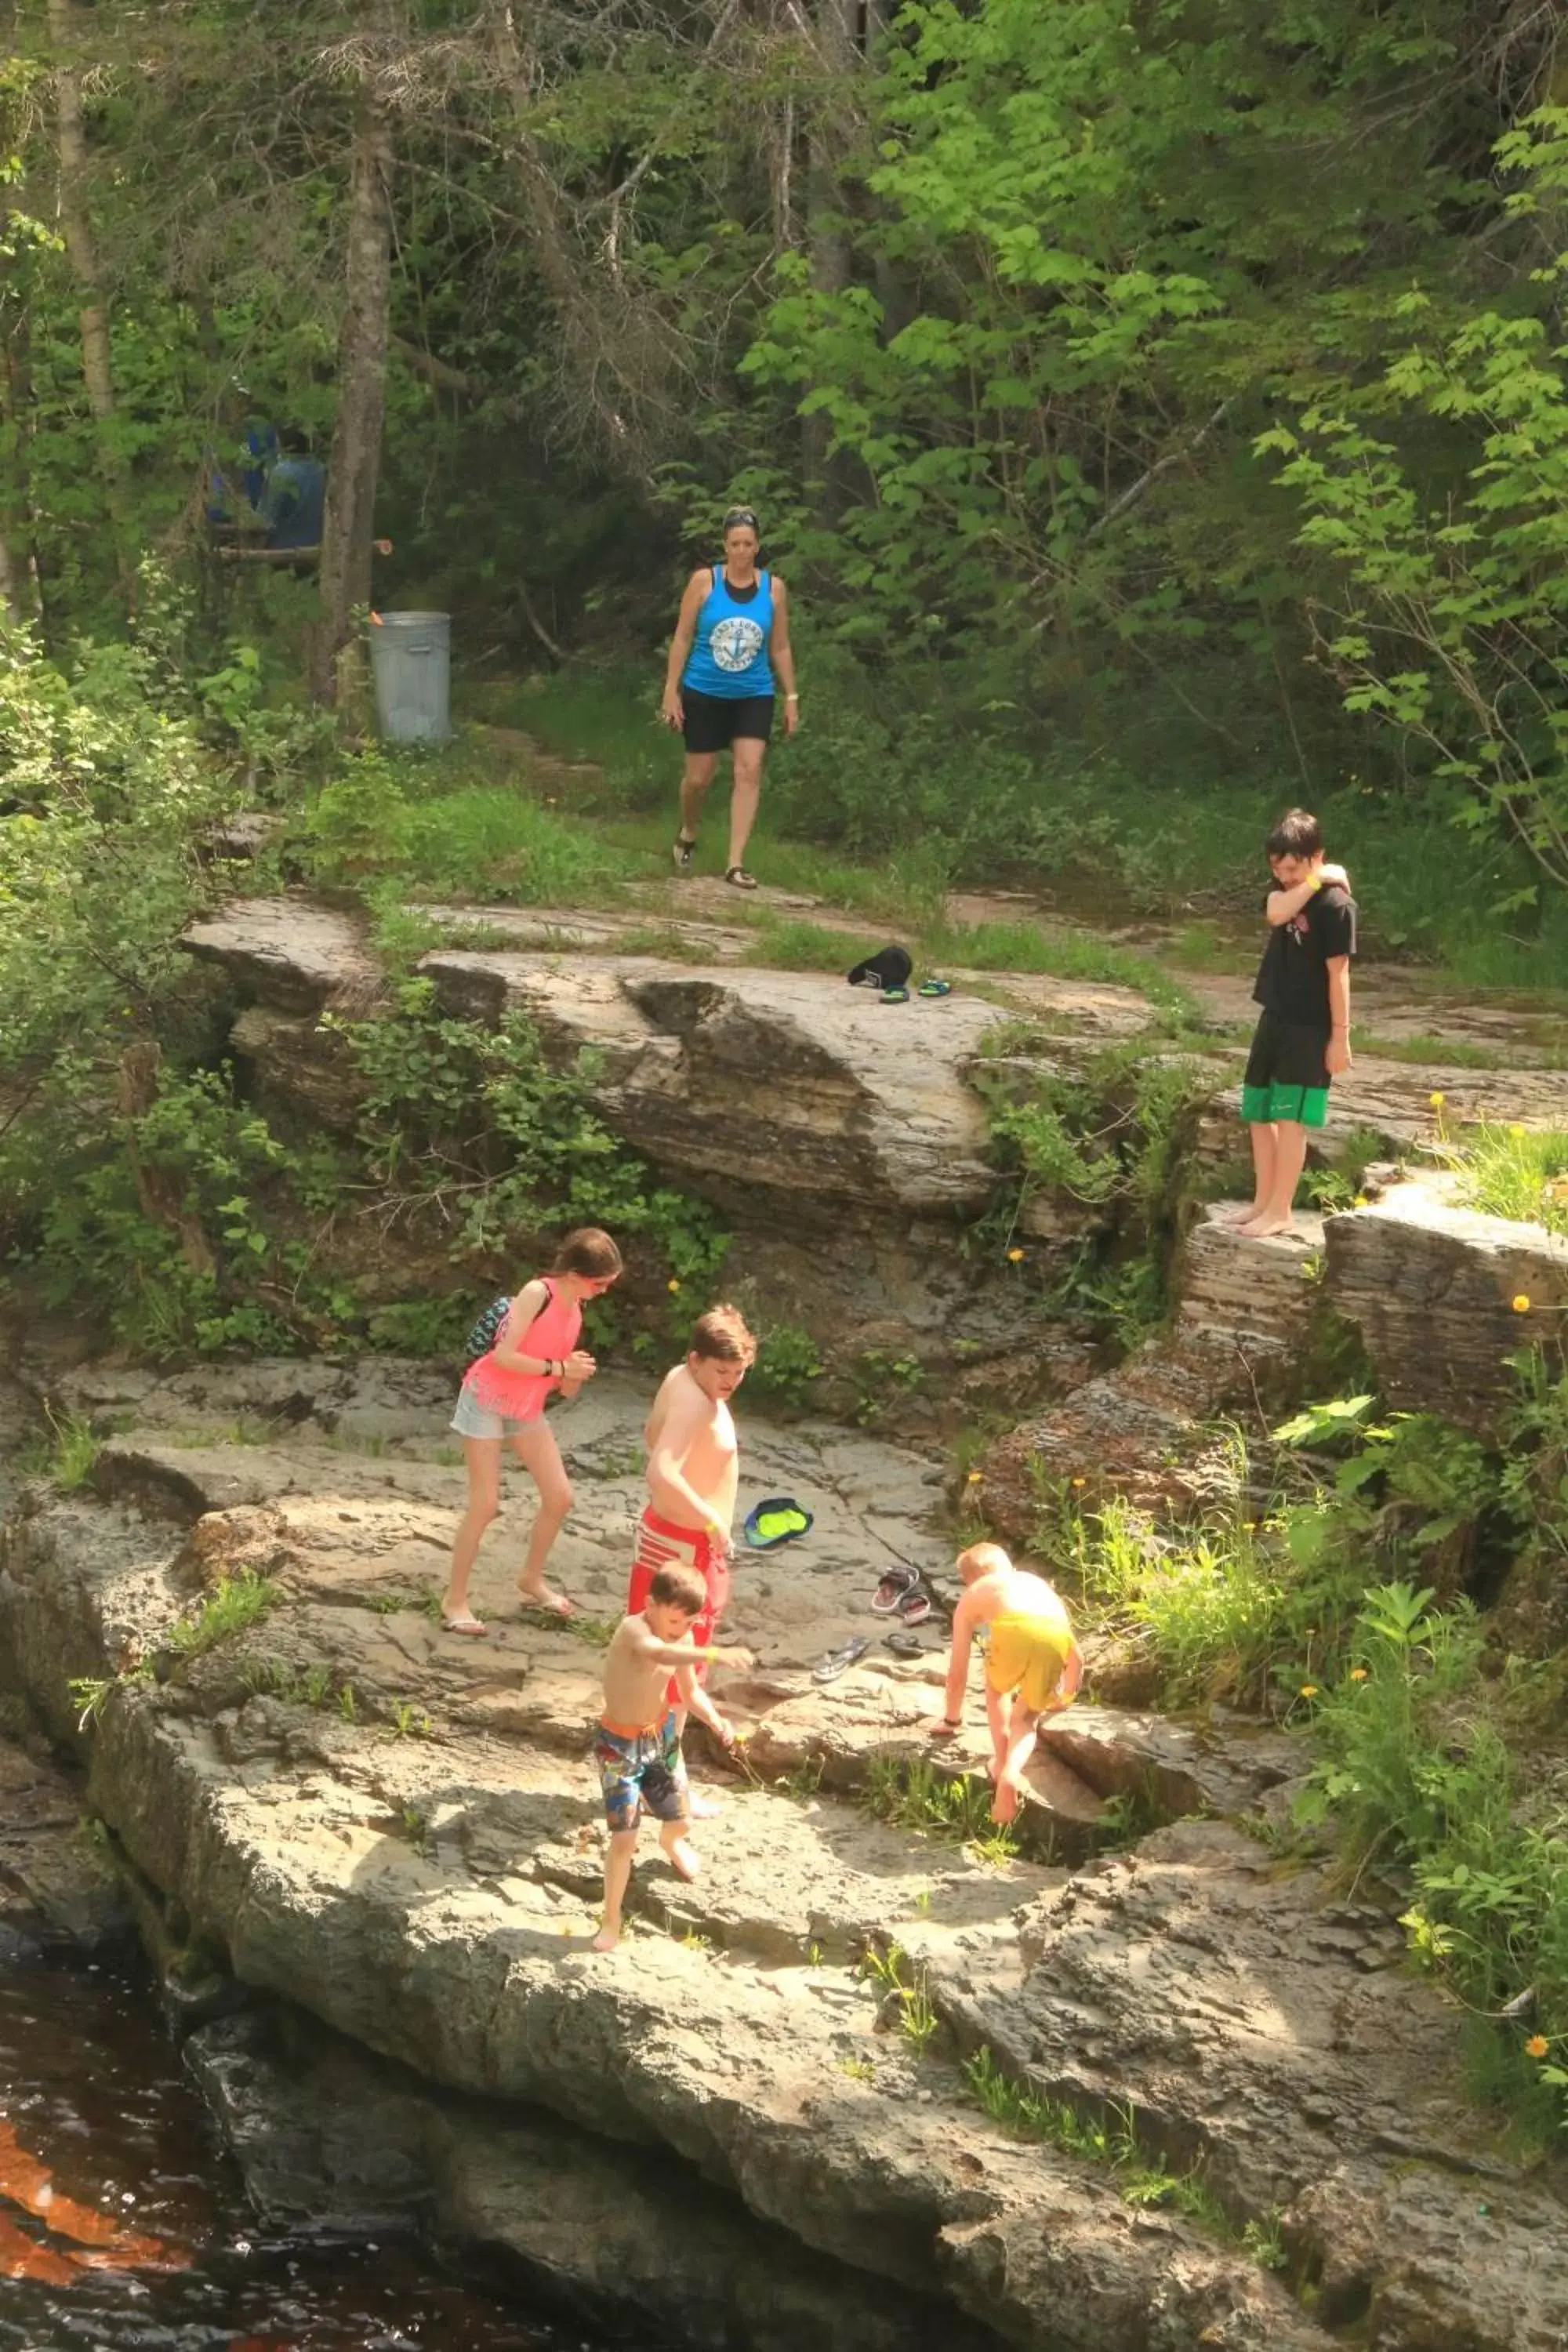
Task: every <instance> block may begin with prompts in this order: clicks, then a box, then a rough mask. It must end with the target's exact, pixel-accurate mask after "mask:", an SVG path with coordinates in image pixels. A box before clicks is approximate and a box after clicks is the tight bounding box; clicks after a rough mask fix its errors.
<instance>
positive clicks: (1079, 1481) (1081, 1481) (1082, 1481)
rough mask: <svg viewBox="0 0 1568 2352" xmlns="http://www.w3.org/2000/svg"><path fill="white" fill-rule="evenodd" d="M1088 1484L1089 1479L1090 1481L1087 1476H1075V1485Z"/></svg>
mask: <svg viewBox="0 0 1568 2352" xmlns="http://www.w3.org/2000/svg"><path fill="white" fill-rule="evenodd" d="M1088 1484H1089V1481H1088V1479H1087V1478H1075V1479H1074V1480H1073V1485H1074V1486H1088Z"/></svg>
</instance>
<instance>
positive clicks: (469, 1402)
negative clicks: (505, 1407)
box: [447, 1389, 544, 1438]
mask: <svg viewBox="0 0 1568 2352" xmlns="http://www.w3.org/2000/svg"><path fill="white" fill-rule="evenodd" d="M543 1419H544V1415H543V1414H542V1412H536V1413H535V1414H534V1416H533V1418H532V1420H531V1421H513V1419H512V1417H511V1415H510V1412H491V1411H490V1409H489V1406H488V1405H483V1404H479V1402H476V1400H475V1398H474V1397H473V1395H472V1393H471V1392H470V1391H468V1389H459V1390H458V1402H457V1406H456V1409H455V1411H454V1412H453V1414H452V1418H451V1420H450V1421H449V1422H448V1423H447V1427H448V1428H449V1429H455V1430H456V1431H457V1433H458V1436H459V1437H496V1438H507V1437H521V1434H522V1433H523V1431H524V1430H525V1429H537V1428H538V1427H539V1424H540V1423H541V1422H542V1420H543Z"/></svg>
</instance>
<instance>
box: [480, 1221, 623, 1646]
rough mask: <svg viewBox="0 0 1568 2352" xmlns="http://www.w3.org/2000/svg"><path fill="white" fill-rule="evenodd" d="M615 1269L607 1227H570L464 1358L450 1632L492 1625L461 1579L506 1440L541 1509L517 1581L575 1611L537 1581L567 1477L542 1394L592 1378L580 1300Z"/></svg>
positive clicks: (495, 1502) (616, 1257)
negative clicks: (462, 1471)
mask: <svg viewBox="0 0 1568 2352" xmlns="http://www.w3.org/2000/svg"><path fill="white" fill-rule="evenodd" d="M620 1271H621V1254H620V1251H619V1250H618V1249H617V1248H616V1244H615V1243H614V1242H613V1241H612V1240H611V1239H610V1236H609V1234H605V1233H601V1232H600V1231H599V1229H598V1227H597V1226H596V1225H584V1227H582V1228H581V1229H580V1231H578V1232H577V1233H574V1234H567V1236H566V1238H565V1240H564V1241H563V1243H562V1244H561V1247H560V1249H559V1250H558V1252H557V1253H556V1258H555V1264H554V1265H553V1267H552V1269H551V1271H550V1273H549V1274H542V1275H538V1276H535V1278H534V1279H533V1281H531V1282H530V1283H528V1284H526V1285H525V1286H524V1287H523V1288H522V1289H521V1290H520V1291H519V1292H518V1294H517V1296H516V1297H515V1298H514V1299H513V1300H512V1302H511V1306H510V1308H509V1310H508V1313H507V1318H506V1321H505V1322H504V1323H503V1324H502V1325H501V1328H500V1331H499V1332H498V1334H497V1336H496V1342H495V1345H494V1347H493V1348H491V1349H490V1350H489V1354H488V1355H484V1356H480V1357H479V1359H478V1360H477V1361H476V1362H474V1363H472V1364H470V1365H469V1367H468V1372H467V1373H466V1375H465V1377H464V1380H463V1385H462V1388H461V1390H460V1391H459V1393H458V1406H457V1411H456V1412H454V1413H453V1415H452V1427H453V1428H454V1429H455V1430H456V1431H457V1433H458V1436H459V1437H460V1438H461V1439H462V1441H463V1452H464V1454H465V1455H466V1456H467V1458H468V1509H467V1510H466V1511H465V1512H464V1514H463V1517H462V1520H461V1522H460V1524H459V1526H458V1536H457V1540H456V1542H455V1543H454V1544H453V1546H452V1569H451V1573H450V1575H449V1576H448V1578H447V1597H446V1599H445V1600H444V1601H442V1603H441V1622H442V1624H443V1625H444V1626H445V1627H446V1629H447V1633H486V1632H488V1631H489V1628H488V1627H487V1626H486V1625H485V1624H484V1623H483V1622H481V1620H480V1619H479V1618H478V1617H476V1616H475V1615H474V1613H473V1611H472V1610H471V1609H470V1608H469V1607H468V1578H469V1576H470V1574H471V1573H472V1571H473V1565H474V1559H475V1556H476V1554H477V1553H478V1551H479V1544H480V1540H481V1538H483V1536H484V1532H485V1529H486V1528H488V1527H489V1523H490V1521H491V1520H492V1519H493V1518H494V1517H495V1515H496V1512H497V1510H498V1508H499V1507H500V1460H501V1447H502V1446H503V1445H504V1444H508V1443H509V1442H510V1445H511V1449H512V1451H513V1453H514V1454H516V1455H517V1458H518V1460H519V1461H520V1462H521V1464H522V1465H523V1467H524V1469H525V1470H527V1471H528V1472H529V1474H530V1475H531V1477H532V1479H533V1483H534V1485H535V1486H537V1487H538V1489H539V1512H538V1516H537V1517H536V1518H535V1519H534V1522H533V1532H532V1533H531V1536H530V1537H529V1539H528V1556H527V1558H526V1559H525V1560H524V1561H523V1564H522V1574H521V1576H520V1577H519V1579H518V1583H517V1589H518V1591H519V1592H520V1593H521V1595H522V1598H523V1600H524V1601H527V1602H529V1603H531V1605H532V1606H533V1607H534V1608H536V1609H553V1610H554V1611H555V1612H556V1613H557V1615H558V1616H562V1617H569V1616H570V1615H571V1613H572V1603H571V1602H570V1601H568V1600H567V1598H566V1596H565V1594H564V1593H563V1592H556V1591H552V1589H551V1587H550V1586H549V1585H548V1584H546V1582H545V1581H544V1563H545V1561H546V1560H547V1559H549V1557H550V1547H551V1545H552V1543H553V1542H554V1541H555V1538H556V1537H557V1536H558V1535H559V1534H560V1532H561V1528H562V1525H563V1521H564V1519H565V1517H566V1514H567V1512H568V1511H569V1510H570V1509H571V1507H572V1488H571V1485H570V1483H569V1482H568V1479H567V1476H566V1470H565V1465H563V1462H562V1459H561V1449H560V1447H559V1446H558V1445H557V1444H556V1443H555V1433H554V1432H553V1430H552V1428H551V1427H550V1425H549V1423H548V1422H547V1421H546V1420H545V1418H544V1401H545V1399H546V1397H548V1396H549V1394H550V1392H551V1391H552V1389H558V1390H559V1391H560V1392H561V1394H562V1395H563V1397H568V1398H570V1397H574V1396H575V1395H576V1394H577V1392H578V1391H579V1390H580V1389H581V1388H582V1386H583V1384H584V1381H591V1380H592V1379H593V1377H594V1374H595V1370H597V1367H596V1366H595V1361H594V1359H593V1357H592V1356H590V1355H589V1354H588V1352H587V1350H586V1349H583V1348H580V1347H579V1346H578V1344H577V1342H578V1339H579V1338H580V1336H581V1333H582V1329H583V1302H584V1299H588V1298H600V1297H603V1296H604V1294H605V1291H606V1290H608V1289H609V1287H610V1286H611V1284H612V1283H613V1282H615V1281H616V1278H617V1276H619V1274H620Z"/></svg>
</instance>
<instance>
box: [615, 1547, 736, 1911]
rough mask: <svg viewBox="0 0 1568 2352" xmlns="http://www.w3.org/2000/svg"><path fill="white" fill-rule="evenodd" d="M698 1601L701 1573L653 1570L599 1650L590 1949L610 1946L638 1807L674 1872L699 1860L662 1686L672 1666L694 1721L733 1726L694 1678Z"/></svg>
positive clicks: (725, 1737)
mask: <svg viewBox="0 0 1568 2352" xmlns="http://www.w3.org/2000/svg"><path fill="white" fill-rule="evenodd" d="M707 1605H708V1594H707V1590H706V1588H705V1586H704V1584H703V1581H702V1579H701V1578H700V1576H698V1575H697V1574H696V1573H695V1572H694V1571H693V1570H691V1569H689V1568H679V1567H670V1568H661V1569H659V1570H658V1572H657V1574H655V1575H654V1576H653V1577H652V1578H650V1580H649V1584H648V1593H647V1601H646V1602H645V1603H644V1606H643V1608H642V1610H641V1611H640V1612H639V1613H638V1614H637V1615H635V1616H626V1617H623V1618H622V1620H621V1622H620V1624H619V1625H618V1626H617V1627H616V1633H615V1637H614V1639H613V1640H612V1642H611V1643H610V1646H609V1648H608V1650H607V1651H606V1652H605V1707H604V1713H603V1715H602V1716H601V1717H600V1719H599V1730H598V1737H597V1739H596V1740H595V1749H594V1752H595V1757H596V1758H597V1759H598V1765H599V1785H600V1787H601V1789H602V1790H604V1797H605V1819H606V1820H607V1822H609V1825H610V1850H609V1852H608V1853H607V1854H606V1855H605V1924H604V1926H603V1927H601V1928H600V1930H599V1932H598V1934H597V1935H596V1936H595V1938H594V1949H595V1951H596V1952H613V1951H614V1950H615V1948H616V1943H617V1942H618V1941H619V1939H620V1933H621V1906H622V1904H623V1902H624V1901H625V1900H626V1882H627V1880H628V1879H629V1878H630V1877H631V1874H632V1853H633V1850H634V1848H635V1847H636V1845H637V1823H638V1822H639V1821H640V1820H641V1818H642V1815H643V1813H644V1812H645V1811H647V1812H650V1813H651V1814H652V1815H653V1817H654V1819H655V1820H656V1821H658V1822H663V1824H664V1826H663V1828H662V1829H661V1830H660V1831H659V1833H658V1842H659V1844H660V1845H661V1846H662V1847H663V1849H664V1852H665V1853H666V1855H667V1857H668V1861H669V1863H670V1865H671V1867H672V1868H673V1869H674V1871H675V1872H676V1874H677V1875H678V1876H679V1877H681V1878H685V1879H692V1878H695V1877H696V1875H697V1873H698V1870H699V1868H700V1864H699V1862H698V1858H697V1854H696V1852H695V1850H694V1848H693V1847H692V1845H691V1843H690V1841H689V1839H688V1837H687V1836H686V1833H685V1832H686V1822H687V1816H688V1811H689V1803H688V1797H687V1788H686V1766H685V1763H684V1762H683V1760H682V1758H681V1754H680V1740H679V1734H678V1732H677V1730H676V1727H675V1715H674V1712H673V1710H672V1709H671V1707H670V1706H669V1701H668V1693H667V1691H666V1689H665V1684H666V1680H667V1678H668V1675H669V1673H670V1669H671V1668H672V1667H673V1669H674V1685H673V1687H674V1688H675V1690H676V1691H677V1693H678V1695H679V1702H680V1705H681V1706H682V1707H683V1708H688V1707H689V1709H690V1711H691V1713H692V1714H693V1715H695V1716H696V1717H697V1719H698V1721H699V1723H705V1724H706V1725H707V1726H708V1728H709V1730H710V1732H711V1733H712V1734H713V1736H714V1738H716V1739H720V1740H722V1742H723V1743H724V1745H725V1747H726V1748H727V1747H729V1745H730V1744H731V1741H732V1740H733V1738H734V1736H735V1735H734V1731H733V1729H732V1728H731V1725H730V1724H729V1723H728V1722H727V1721H726V1720H725V1718H724V1717H723V1716H721V1714H720V1712H719V1710H718V1708H717V1707H716V1706H714V1704H713V1702H712V1700H711V1699H710V1697H709V1696H708V1694H707V1692H706V1691H705V1690H702V1689H700V1687H699V1685H698V1682H697V1664H698V1658H699V1655H700V1653H699V1651H698V1647H697V1643H695V1641H694V1640H693V1639H692V1631H693V1627H694V1624H695V1622H696V1620H697V1618H698V1617H699V1616H700V1614H701V1612H702V1611H703V1610H704V1609H705V1608H706V1607H707ZM708 1655H709V1656H710V1658H712V1659H715V1660H716V1661H717V1662H718V1664H721V1665H724V1666H740V1667H742V1668H745V1667H748V1666H750V1665H751V1664H752V1654H751V1652H750V1651H749V1650H734V1649H719V1648H716V1647H714V1646H713V1645H711V1644H710V1646H709V1649H708Z"/></svg>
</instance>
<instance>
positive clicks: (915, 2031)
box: [862, 1944, 942, 2058]
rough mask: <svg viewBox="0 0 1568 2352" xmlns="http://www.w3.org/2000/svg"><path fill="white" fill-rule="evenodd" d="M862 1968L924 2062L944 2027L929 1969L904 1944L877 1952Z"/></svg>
mask: <svg viewBox="0 0 1568 2352" xmlns="http://www.w3.org/2000/svg"><path fill="white" fill-rule="evenodd" d="M862 1965H863V1968H864V1969H865V1973H866V1975H867V1976H868V1977H869V1978H870V1979H871V1981H872V1983H873V1984H876V1985H878V1986H879V1987H880V1989H881V1991H882V1993H883V1995H884V1997H885V1999H886V2000H887V2002H888V2005H889V2007H890V2008H891V2010H892V2012H893V2016H894V2019H895V2021H896V2022H897V2025H898V2029H899V2032H900V2033H901V2034H902V2035H903V2037H904V2039H905V2041H906V2042H909V2043H910V2047H911V2048H912V2049H913V2051H914V2053H915V2055H916V2057H917V2058H923V2057H924V2055H925V2053H926V2052H927V2050H929V2049H930V2047H931V2042H933V2041H934V2039H935V2038H936V2035H937V2033H938V2032H939V2031H940V2029H941V2024H942V2021H941V2019H940V2018H939V2017H938V2015H937V2013H936V2010H935V2007H934V2005H933V2003H932V2001H931V1983H930V1979H929V1978H928V1977H927V1974H926V1971H925V1969H922V1968H921V1967H919V1966H918V1965H917V1964H916V1962H914V1961H913V1960H911V1959H910V1956H909V1954H908V1952H906V1951H905V1950H904V1948H903V1946H902V1945H901V1944H889V1946H888V1948H887V1949H886V1951H881V1952H879V1951H878V1950H876V1949H875V1948H872V1949H871V1950H869V1951H868V1953H867V1955H866V1958H865V1960H864V1962H863V1963H862Z"/></svg>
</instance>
